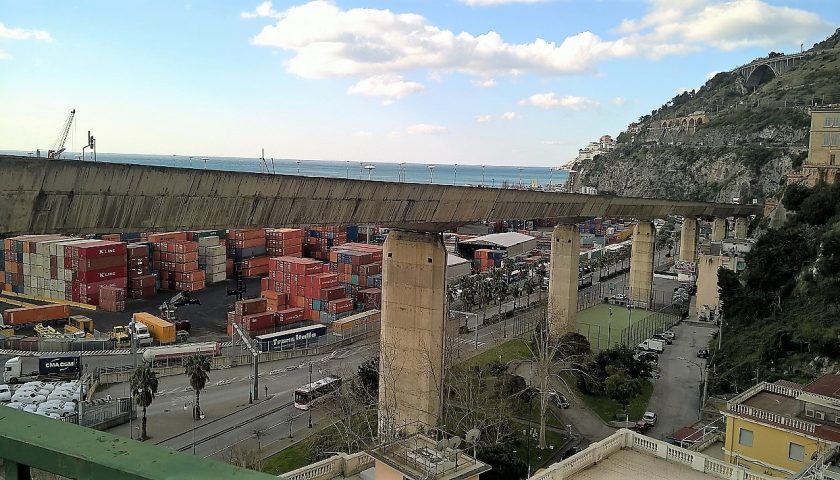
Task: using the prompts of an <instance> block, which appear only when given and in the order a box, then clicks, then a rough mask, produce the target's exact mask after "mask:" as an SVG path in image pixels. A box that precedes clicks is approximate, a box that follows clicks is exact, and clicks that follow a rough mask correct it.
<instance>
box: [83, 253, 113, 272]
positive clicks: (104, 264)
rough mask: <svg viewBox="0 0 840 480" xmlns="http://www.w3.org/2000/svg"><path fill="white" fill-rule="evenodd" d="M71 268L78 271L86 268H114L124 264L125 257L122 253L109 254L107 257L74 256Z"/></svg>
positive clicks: (84, 270)
mask: <svg viewBox="0 0 840 480" xmlns="http://www.w3.org/2000/svg"><path fill="white" fill-rule="evenodd" d="M72 265H73V269H74V270H78V271H80V272H86V271H88V270H103V269H106V268H114V267H119V266H123V265H126V259H125V257H124V256H122V255H111V256H108V257H97V258H87V259H85V258H74V259H73V263H72Z"/></svg>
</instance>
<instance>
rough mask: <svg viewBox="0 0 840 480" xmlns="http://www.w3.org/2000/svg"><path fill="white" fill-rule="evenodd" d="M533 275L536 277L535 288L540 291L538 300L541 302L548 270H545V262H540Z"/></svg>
mask: <svg viewBox="0 0 840 480" xmlns="http://www.w3.org/2000/svg"><path fill="white" fill-rule="evenodd" d="M534 275H535V276H536V277H537V288H539V289H540V290H539V291H540V296H539V300H540V301H542V289H543V284H544V283H545V277H547V276H548V270H547V269H546V268H545V262H543V261H542V260H540V263H539V264H538V265H537V268H535V269H534Z"/></svg>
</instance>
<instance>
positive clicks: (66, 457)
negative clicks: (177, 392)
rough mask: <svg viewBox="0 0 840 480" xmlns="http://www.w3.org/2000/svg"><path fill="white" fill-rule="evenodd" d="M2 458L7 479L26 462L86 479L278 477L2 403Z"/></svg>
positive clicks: (21, 474)
mask: <svg viewBox="0 0 840 480" xmlns="http://www.w3.org/2000/svg"><path fill="white" fill-rule="evenodd" d="M0 458H3V460H4V462H6V468H5V470H6V472H5V473H6V478H7V479H27V478H28V476H26V474H27V471H28V469H27V468H24V467H22V466H29V467H32V468H37V469H39V470H43V471H46V472H51V473H55V474H58V475H62V476H64V477H68V478H74V479H85V480H87V479H91V480H97V479H102V480H113V479H121V480H122V479H125V480H170V479H171V480H174V479H178V480H191V479H195V480H198V479H202V480H203V479H208V478H224V479H235V480H267V479H272V478H275V477H273V476H271V475H266V474H264V473H260V472H255V471H251V470H245V469H242V468H238V467H234V466H232V465H228V464H225V463H221V462H217V461H215V460H206V459H203V458H197V457H193V456H192V455H186V454H183V453H179V452H176V451H174V450H169V449H167V448H164V447H158V446H156V445H152V444H147V443H142V442H137V441H134V440H129V439H126V438H123V437H117V436H115V435H111V434H110V433H105V432H100V431H97V430H92V429H89V428H84V427H80V426H78V425H74V424H72V423H66V422H62V421H60V420H54V419H50V418H46V417H42V416H40V415H35V414H32V413H26V412H22V411H19V410H15V409H12V408H7V407H3V406H0Z"/></svg>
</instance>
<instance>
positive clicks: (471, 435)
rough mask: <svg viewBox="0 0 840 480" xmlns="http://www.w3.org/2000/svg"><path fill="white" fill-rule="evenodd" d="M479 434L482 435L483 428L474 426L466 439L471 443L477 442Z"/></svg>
mask: <svg viewBox="0 0 840 480" xmlns="http://www.w3.org/2000/svg"><path fill="white" fill-rule="evenodd" d="M479 436H481V430H479V429H477V428H473V429H472V430H470V431H468V432H467V438H466V439H465V441H466V442H467V443H471V444H472V443H475V442H477V441H478V437H479Z"/></svg>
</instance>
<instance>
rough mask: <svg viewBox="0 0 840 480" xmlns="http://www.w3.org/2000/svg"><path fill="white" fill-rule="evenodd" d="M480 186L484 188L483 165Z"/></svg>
mask: <svg viewBox="0 0 840 480" xmlns="http://www.w3.org/2000/svg"><path fill="white" fill-rule="evenodd" d="M481 186H482V187H483V186H484V165H482V166H481Z"/></svg>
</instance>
